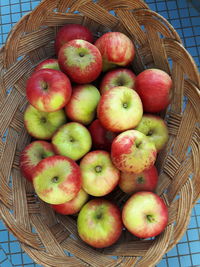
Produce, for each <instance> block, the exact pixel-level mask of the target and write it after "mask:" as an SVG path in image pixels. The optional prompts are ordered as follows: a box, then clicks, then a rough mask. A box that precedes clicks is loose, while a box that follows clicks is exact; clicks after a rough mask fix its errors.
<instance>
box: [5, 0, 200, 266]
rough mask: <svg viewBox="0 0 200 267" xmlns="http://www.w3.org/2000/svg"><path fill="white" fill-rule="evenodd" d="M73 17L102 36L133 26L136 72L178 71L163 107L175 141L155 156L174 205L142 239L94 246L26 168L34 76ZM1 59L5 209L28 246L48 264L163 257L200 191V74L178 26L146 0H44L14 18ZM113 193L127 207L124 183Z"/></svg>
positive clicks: (138, 262) (161, 188) (139, 262)
mask: <svg viewBox="0 0 200 267" xmlns="http://www.w3.org/2000/svg"><path fill="white" fill-rule="evenodd" d="M67 23H79V24H83V25H85V26H87V27H88V28H89V29H90V30H91V31H92V32H93V34H94V36H95V38H97V37H99V36H101V35H102V34H103V33H105V32H107V31H120V32H123V33H125V34H126V35H127V36H129V37H130V38H131V40H132V41H133V42H134V44H135V47H136V56H135V59H134V61H133V62H132V68H133V71H134V72H135V73H136V74H138V73H140V72H141V71H143V70H144V69H146V68H152V67H155V68H159V69H162V70H164V71H166V72H167V73H169V74H170V75H171V77H172V79H173V88H172V100H171V104H170V107H169V108H168V109H167V110H166V112H163V113H162V114H161V115H162V117H163V118H164V119H165V121H166V122H167V125H168V128H169V134H170V136H169V141H168V143H167V145H166V147H165V149H163V150H162V151H161V152H160V153H159V155H158V158H157V162H156V164H157V167H158V170H159V184H158V187H157V194H158V195H160V196H161V197H162V198H163V199H164V201H165V203H166V204H167V206H168V209H169V222H168V225H167V227H166V229H165V230H164V232H163V233H162V234H160V235H159V236H157V237H156V238H153V239H151V240H140V239H137V238H135V237H134V236H133V235H131V234H130V233H128V231H126V230H124V231H123V234H122V236H121V238H120V240H118V242H117V243H116V244H115V245H113V246H111V247H109V248H105V249H93V248H92V247H90V246H88V245H86V244H85V243H84V242H82V241H81V240H80V238H79V237H78V234H77V227H76V218H75V217H72V216H61V215H58V214H56V213H54V211H53V210H52V209H51V208H50V207H49V205H47V204H46V203H44V202H42V201H41V200H39V199H38V198H37V196H36V194H35V192H34V189H33V187H32V185H31V183H29V182H28V181H26V179H24V178H23V177H22V176H21V173H20V169H19V155H20V153H21V151H22V150H23V148H24V147H25V146H26V145H27V144H28V143H29V142H30V136H29V135H28V133H27V132H26V130H25V128H24V125H23V113H24V110H25V107H26V105H27V99H26V94H25V85H26V80H27V78H28V77H29V76H30V74H31V73H32V71H33V69H34V68H35V66H36V65H37V64H38V63H39V62H41V61H42V60H44V59H47V58H52V57H53V56H54V39H55V35H56V33H57V31H58V29H59V27H61V26H62V25H65V24H67ZM0 67H1V76H0V86H1V90H0V104H1V110H0V133H1V141H0V216H1V218H2V220H3V221H4V223H5V224H6V226H7V227H8V228H9V230H10V231H11V232H12V233H13V234H14V235H15V236H16V237H17V238H18V240H19V241H20V242H21V245H22V248H23V249H24V250H25V252H26V253H28V254H29V255H30V257H32V259H33V260H34V261H35V262H36V263H38V264H42V265H43V266H56V267H59V266H76V267H79V266H84V265H87V266H88V265H89V266H95V267H99V266H106V267H109V266H110V267H111V266H113V267H114V266H126V267H128V266H140V267H147V266H148V267H150V266H154V265H155V264H156V263H158V262H159V261H160V260H161V258H162V257H163V255H164V254H165V253H166V252H167V251H169V250H170V249H172V247H173V246H174V245H175V244H176V243H177V242H178V241H179V240H180V239H181V237H182V236H183V234H184V232H185V231H186V229H187V225H188V222H189V219H190V214H191V210H192V208H193V206H194V204H195V202H196V201H197V199H198V198H199V196H200V160H199V159H200V128H199V122H200V112H199V111H200V110H199V107H200V94H199V87H200V78H199V73H198V69H197V67H196V65H195V63H194V60H193V59H192V57H191V56H190V55H189V54H188V52H187V51H186V50H185V48H184V47H183V45H182V43H181V40H180V37H179V36H178V34H177V32H176V31H175V30H174V28H173V27H172V26H171V25H170V24H169V23H168V22H167V21H166V20H165V19H164V18H163V17H161V16H160V15H158V14H157V13H155V12H153V11H151V10H150V9H149V8H148V6H147V5H146V4H145V3H144V2H142V1H140V0H109V1H108V0H98V1H95V2H93V1H91V0H44V1H42V2H41V3H40V4H39V5H38V6H37V8H35V9H34V10H33V11H32V12H30V13H28V14H27V15H25V16H24V17H23V18H22V19H21V20H20V21H19V22H18V23H17V24H16V25H15V26H14V27H13V29H12V31H11V32H10V34H9V36H8V39H7V42H6V44H5V46H4V47H2V48H1V50H0ZM112 199H113V200H115V201H116V203H117V204H118V205H120V206H122V204H123V203H124V200H125V195H124V194H122V193H121V191H119V190H115V192H113V193H112ZM72 255H73V256H72ZM114 256H115V257H114Z"/></svg>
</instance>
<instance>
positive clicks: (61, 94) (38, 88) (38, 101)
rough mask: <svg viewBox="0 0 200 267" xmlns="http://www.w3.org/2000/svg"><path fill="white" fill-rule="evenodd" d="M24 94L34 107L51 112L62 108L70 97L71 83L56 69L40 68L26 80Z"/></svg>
mask: <svg viewBox="0 0 200 267" xmlns="http://www.w3.org/2000/svg"><path fill="white" fill-rule="evenodd" d="M26 95H27V98H28V101H29V102H30V104H31V105H32V106H34V107H35V108H36V109H38V110H40V111H44V112H53V111H57V110H59V109H62V108H63V107H64V106H65V105H66V104H67V102H68V101H69V99H70V97H71V83H70V80H69V79H68V77H67V76H66V75H65V74H64V73H62V72H61V71H58V70H53V69H41V70H39V71H36V72H34V73H33V74H32V75H31V77H30V78H29V79H28V81H27V85H26Z"/></svg>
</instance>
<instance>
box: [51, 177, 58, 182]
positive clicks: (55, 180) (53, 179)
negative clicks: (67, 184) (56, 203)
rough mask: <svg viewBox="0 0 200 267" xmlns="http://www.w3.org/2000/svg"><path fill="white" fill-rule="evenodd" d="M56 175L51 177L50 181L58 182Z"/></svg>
mask: <svg viewBox="0 0 200 267" xmlns="http://www.w3.org/2000/svg"><path fill="white" fill-rule="evenodd" d="M58 179H59V178H58V176H54V177H53V178H52V179H51V181H52V183H57V182H58Z"/></svg>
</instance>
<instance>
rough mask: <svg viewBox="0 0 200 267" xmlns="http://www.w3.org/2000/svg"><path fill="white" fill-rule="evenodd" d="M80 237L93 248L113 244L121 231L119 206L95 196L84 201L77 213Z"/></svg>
mask: <svg viewBox="0 0 200 267" xmlns="http://www.w3.org/2000/svg"><path fill="white" fill-rule="evenodd" d="M77 227H78V233H79V236H80V238H81V239H82V240H83V241H84V242H86V243H87V244H89V245H90V246H93V247H95V248H104V247H108V246H111V245H112V244H114V243H115V242H116V241H117V240H118V239H119V237H120V235H121V232H122V227H123V225H122V219H121V212H120V210H119V208H118V207H117V206H116V205H115V204H114V203H112V202H110V201H108V200H105V199H101V198H97V199H93V200H90V201H89V202H88V203H86V204H85V205H84V206H83V208H82V209H81V211H80V212H79V215H78V220H77Z"/></svg>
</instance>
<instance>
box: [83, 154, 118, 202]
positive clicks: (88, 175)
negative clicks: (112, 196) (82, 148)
mask: <svg viewBox="0 0 200 267" xmlns="http://www.w3.org/2000/svg"><path fill="white" fill-rule="evenodd" d="M80 168H81V174H82V181H83V185H82V187H83V189H84V190H85V191H86V192H87V193H88V194H90V195H91V196H96V197H100V196H105V195H107V194H109V193H110V192H111V191H112V190H113V189H114V188H115V187H116V185H117V184H118V181H119V177H120V172H119V170H118V169H117V168H116V167H115V166H114V165H113V163H112V161H111V157H110V154H109V153H108V152H106V151H103V150H95V151H91V152H89V153H87V154H86V155H85V156H84V157H83V158H82V160H81V162H80Z"/></svg>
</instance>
